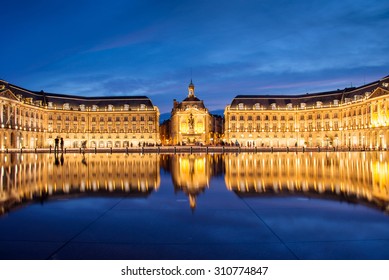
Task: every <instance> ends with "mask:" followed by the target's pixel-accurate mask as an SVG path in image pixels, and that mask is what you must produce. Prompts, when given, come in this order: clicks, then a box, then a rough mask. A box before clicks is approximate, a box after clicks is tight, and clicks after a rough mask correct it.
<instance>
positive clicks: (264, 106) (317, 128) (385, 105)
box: [224, 76, 389, 149]
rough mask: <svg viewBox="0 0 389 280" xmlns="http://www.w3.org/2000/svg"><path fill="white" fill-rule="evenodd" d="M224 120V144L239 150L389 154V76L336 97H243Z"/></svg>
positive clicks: (228, 109)
mask: <svg viewBox="0 0 389 280" xmlns="http://www.w3.org/2000/svg"><path fill="white" fill-rule="evenodd" d="M224 118H225V127H224V141H225V142H227V143H229V144H233V145H242V146H256V147H295V146H298V147H303V146H306V147H317V146H319V147H349V148H372V149H373V148H374V149H381V148H384V149H387V148H388V145H389V76H387V77H385V78H383V79H381V80H379V81H375V82H372V83H370V84H367V85H364V86H361V87H357V88H355V87H353V88H345V89H344V90H335V91H330V92H322V93H313V94H302V95H288V96H286V95H238V96H236V97H235V98H234V99H233V100H232V102H231V104H230V105H228V106H227V107H226V108H225V113H224Z"/></svg>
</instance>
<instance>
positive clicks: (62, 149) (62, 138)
mask: <svg viewBox="0 0 389 280" xmlns="http://www.w3.org/2000/svg"><path fill="white" fill-rule="evenodd" d="M61 151H62V152H63V138H62V137H61Z"/></svg>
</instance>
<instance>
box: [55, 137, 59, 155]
mask: <svg viewBox="0 0 389 280" xmlns="http://www.w3.org/2000/svg"><path fill="white" fill-rule="evenodd" d="M58 143H59V139H58V137H57V138H55V140H54V144H55V145H54V153H57V152H58Z"/></svg>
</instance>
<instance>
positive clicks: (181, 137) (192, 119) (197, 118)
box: [163, 81, 212, 145]
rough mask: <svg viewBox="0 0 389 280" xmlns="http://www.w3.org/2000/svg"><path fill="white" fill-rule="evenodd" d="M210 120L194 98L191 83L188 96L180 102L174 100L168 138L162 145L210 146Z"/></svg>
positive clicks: (202, 104)
mask: <svg viewBox="0 0 389 280" xmlns="http://www.w3.org/2000/svg"><path fill="white" fill-rule="evenodd" d="M211 118H212V116H211V114H210V113H209V112H208V110H207V108H205V106H204V102H203V101H202V100H200V99H198V98H197V97H196V96H195V86H194V84H193V83H192V81H191V82H190V84H189V87H188V96H187V97H186V98H185V99H184V100H183V101H182V102H178V101H176V100H174V103H173V109H172V112H171V118H170V119H171V122H170V137H169V140H168V141H167V142H166V140H165V143H163V144H173V145H195V144H210V132H211V129H212V122H211Z"/></svg>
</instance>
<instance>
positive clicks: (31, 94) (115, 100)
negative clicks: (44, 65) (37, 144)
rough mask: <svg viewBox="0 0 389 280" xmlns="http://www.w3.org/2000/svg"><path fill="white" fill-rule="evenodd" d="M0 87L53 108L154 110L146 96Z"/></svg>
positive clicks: (1, 82)
mask: <svg viewBox="0 0 389 280" xmlns="http://www.w3.org/2000/svg"><path fill="white" fill-rule="evenodd" d="M0 85H4V87H5V88H6V89H9V90H10V91H11V92H12V93H13V94H14V95H15V96H20V97H21V98H22V99H27V98H32V99H33V102H34V101H41V102H42V104H43V105H47V104H48V103H49V102H52V103H53V106H57V107H62V106H63V104H65V103H68V104H69V107H70V108H73V109H75V110H77V109H78V108H79V106H80V105H85V107H92V106H93V105H97V106H98V107H99V108H104V107H106V106H108V105H113V106H114V107H115V108H120V107H122V106H123V105H124V104H127V105H129V108H130V109H138V108H139V107H140V105H141V104H143V105H144V106H145V109H150V110H152V109H153V108H154V106H153V104H152V102H151V100H150V99H149V98H148V97H147V96H100V97H99V96H97V97H84V96H77V95H68V94H58V93H48V92H44V91H31V90H27V89H24V88H22V87H18V86H15V85H12V84H9V83H7V82H5V81H1V80H0Z"/></svg>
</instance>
